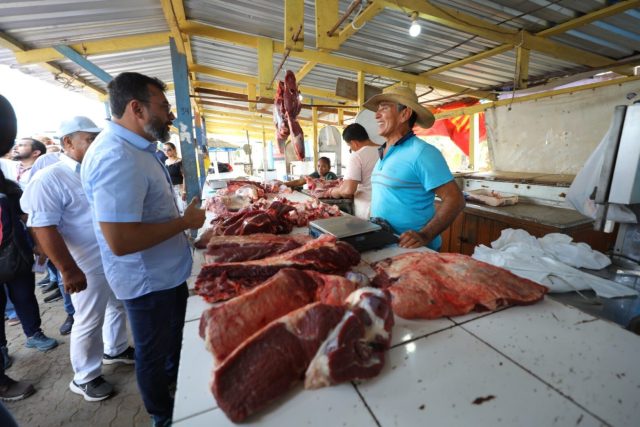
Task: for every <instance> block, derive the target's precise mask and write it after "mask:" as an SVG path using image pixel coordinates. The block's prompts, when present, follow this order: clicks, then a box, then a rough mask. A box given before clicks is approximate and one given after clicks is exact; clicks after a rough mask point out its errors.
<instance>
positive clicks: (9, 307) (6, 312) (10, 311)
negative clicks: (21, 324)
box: [4, 285, 18, 319]
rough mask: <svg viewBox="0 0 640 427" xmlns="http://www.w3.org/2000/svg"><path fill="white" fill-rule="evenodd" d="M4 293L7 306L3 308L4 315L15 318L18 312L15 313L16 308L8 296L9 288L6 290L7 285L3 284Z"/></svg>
mask: <svg viewBox="0 0 640 427" xmlns="http://www.w3.org/2000/svg"><path fill="white" fill-rule="evenodd" d="M4 293H5V295H6V296H7V307H6V308H5V309H4V315H5V316H6V317H8V318H9V319H16V318H17V317H18V314H17V313H16V308H15V307H14V306H13V303H12V302H11V298H9V290H7V285H4Z"/></svg>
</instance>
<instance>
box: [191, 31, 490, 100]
mask: <svg viewBox="0 0 640 427" xmlns="http://www.w3.org/2000/svg"><path fill="white" fill-rule="evenodd" d="M181 28H182V29H183V31H185V32H186V33H188V34H197V35H199V36H203V37H210V38H215V39H219V40H224V41H226V42H228V43H231V44H238V45H242V46H249V47H253V48H256V47H257V44H258V40H259V39H261V38H262V37H256V36H247V35H245V34H240V33H236V32H234V31H229V30H222V29H220V28H215V27H210V26H207V25H203V24H198V23H193V22H191V21H187V23H186V24H185V25H184V26H182V27H181ZM268 40H271V39H268ZM273 51H274V53H279V54H284V53H285V51H286V49H285V47H284V44H283V43H281V42H276V41H273ZM290 56H291V57H293V58H299V59H303V60H305V61H316V62H318V63H320V64H325V65H329V66H332V67H336V68H342V69H347V70H352V71H356V72H357V71H365V72H366V73H367V74H373V75H376V76H382V77H387V78H390V79H394V80H398V81H408V82H413V83H417V84H423V85H427V86H433V87H435V88H437V89H443V90H446V91H449V92H456V93H458V92H464V93H466V94H468V95H469V96H474V97H477V98H487V99H495V95H494V94H492V93H491V92H486V91H478V90H474V89H472V88H466V87H463V86H459V85H455V84H451V83H447V82H443V81H440V80H436V79H432V78H429V77H424V76H418V75H415V74H410V73H403V72H401V71H397V70H392V69H390V68H387V67H384V66H378V65H373V64H369V63H367V62H364V61H359V60H355V59H349V58H345V57H341V56H337V55H331V54H329V53H326V52H320V51H318V50H313V49H305V50H304V51H302V52H294V51H292V52H291V53H290ZM333 97H334V98H335V95H334V96H333Z"/></svg>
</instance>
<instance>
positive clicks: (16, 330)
mask: <svg viewBox="0 0 640 427" xmlns="http://www.w3.org/2000/svg"><path fill="white" fill-rule="evenodd" d="M42 277H43V276H41V275H39V276H38V277H37V278H36V280H39V279H40V278H42ZM36 297H37V298H38V303H39V304H40V315H41V317H42V329H43V331H44V333H45V334H46V335H48V336H50V337H52V338H55V339H57V340H58V342H59V345H58V347H56V348H54V349H52V350H49V351H47V352H44V353H43V352H40V351H38V350H35V349H29V348H26V347H25V346H24V343H25V336H24V333H23V332H22V328H21V326H20V325H17V326H9V325H8V324H7V323H6V322H5V330H6V333H7V342H8V348H9V354H10V355H11V356H12V357H13V359H14V362H13V366H12V367H11V368H9V369H8V370H7V371H6V374H7V375H8V376H10V377H11V378H13V379H15V380H22V381H27V382H29V383H31V384H33V386H34V387H35V388H36V393H35V394H33V395H32V396H30V397H28V398H26V399H24V400H21V401H18V402H3V404H4V405H5V407H6V408H7V409H8V410H9V411H10V412H11V413H12V414H13V416H14V417H15V418H16V420H17V421H18V425H20V426H21V427H40V426H42V427H48V426H68V427H75V426H77V427H103V426H109V427H131V426H136V427H137V426H150V425H151V419H150V418H149V416H148V414H147V412H146V411H145V409H144V406H143V404H142V399H141V398H140V393H139V392H138V386H137V382H136V377H135V372H134V367H133V365H121V364H118V365H107V366H104V370H103V373H104V377H105V379H106V380H107V381H109V382H111V383H112V384H113V385H114V388H115V390H116V393H115V395H114V396H112V397H111V398H109V399H107V400H103V401H102V402H87V401H85V400H84V398H83V397H82V396H80V395H77V394H74V393H72V392H71V391H70V390H69V382H70V381H71V380H72V379H73V371H72V369H71V364H70V362H69V335H66V336H61V335H60V333H59V332H58V328H59V327H60V325H61V324H62V322H64V320H65V319H66V313H65V311H64V308H63V305H62V300H60V301H55V302H53V303H45V302H44V301H43V299H44V295H42V293H41V292H40V289H39V288H37V287H36ZM129 341H130V342H132V340H131V338H130V339H129Z"/></svg>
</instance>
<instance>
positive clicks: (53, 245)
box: [31, 225, 78, 272]
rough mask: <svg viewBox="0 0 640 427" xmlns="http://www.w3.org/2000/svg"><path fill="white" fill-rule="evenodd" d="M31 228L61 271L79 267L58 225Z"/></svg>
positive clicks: (42, 249) (42, 248)
mask: <svg viewBox="0 0 640 427" xmlns="http://www.w3.org/2000/svg"><path fill="white" fill-rule="evenodd" d="M31 230H32V232H33V236H34V237H35V239H36V242H37V243H38V246H39V247H40V250H41V251H42V252H43V253H44V254H45V255H46V256H47V257H49V259H50V260H51V262H53V265H55V266H56V268H57V269H58V270H60V272H63V271H69V270H72V269H76V268H78V265H77V264H76V262H75V260H74V259H73V257H72V256H71V254H70V253H69V248H67V244H66V243H65V242H64V239H63V238H62V236H61V235H60V232H59V231H58V228H57V227H56V226H54V225H52V226H49V227H32V228H31Z"/></svg>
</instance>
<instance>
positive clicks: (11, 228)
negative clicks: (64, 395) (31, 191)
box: [0, 173, 58, 400]
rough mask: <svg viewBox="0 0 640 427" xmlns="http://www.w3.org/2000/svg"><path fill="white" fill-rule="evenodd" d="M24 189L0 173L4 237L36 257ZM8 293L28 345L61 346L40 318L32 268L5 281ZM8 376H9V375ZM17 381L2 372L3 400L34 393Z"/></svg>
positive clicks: (1, 300) (2, 343)
mask: <svg viewBox="0 0 640 427" xmlns="http://www.w3.org/2000/svg"><path fill="white" fill-rule="evenodd" d="M21 196H22V190H21V189H20V187H19V186H18V184H17V183H16V182H14V181H10V180H8V179H5V178H4V175H3V174H2V173H0V213H1V216H2V232H3V236H11V234H12V233H14V238H15V241H16V245H17V247H18V248H19V249H20V252H22V253H23V254H24V255H25V256H26V258H27V259H31V260H33V251H32V245H31V243H30V242H29V236H28V234H27V231H26V229H25V227H24V224H23V223H22V220H21V218H22V217H23V216H24V212H22V210H21V209H20V197H21ZM3 284H6V286H7V291H8V295H9V297H10V298H11V301H13V304H14V306H15V310H16V312H17V313H18V317H19V318H20V322H21V324H22V330H23V331H24V334H25V335H26V337H27V340H26V343H25V346H26V347H28V348H35V349H37V350H40V351H43V352H44V351H47V350H50V349H52V348H54V347H56V346H57V345H58V341H56V340H55V339H53V338H49V337H47V336H46V335H45V334H44V333H43V332H42V329H41V328H40V326H41V324H42V320H41V318H40V308H39V306H38V301H37V300H36V296H35V294H34V290H35V276H34V273H33V271H31V268H29V269H28V271H27V270H26V269H25V270H24V271H22V270H21V271H17V272H16V273H15V274H14V275H12V277H10V278H9V279H8V280H6V282H5V283H3ZM5 304H6V295H5V293H4V292H0V310H1V311H4V309H5ZM4 325H5V324H4V322H3V323H2V325H0V353H1V356H2V357H1V359H2V372H4V369H7V368H8V367H9V366H11V364H12V363H13V361H12V359H11V357H10V356H9V351H8V349H7V337H6V335H5V326H4ZM7 378H8V377H7ZM14 383H15V381H13V380H11V379H9V380H7V379H6V378H5V377H4V376H3V374H2V373H0V399H5V400H11V399H14V400H18V399H21V398H24V397H26V396H28V395H29V394H31V393H33V390H32V387H31V386H29V387H27V386H26V385H24V384H22V385H21V386H20V387H19V388H14V387H13V386H14V385H15V384H14Z"/></svg>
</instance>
